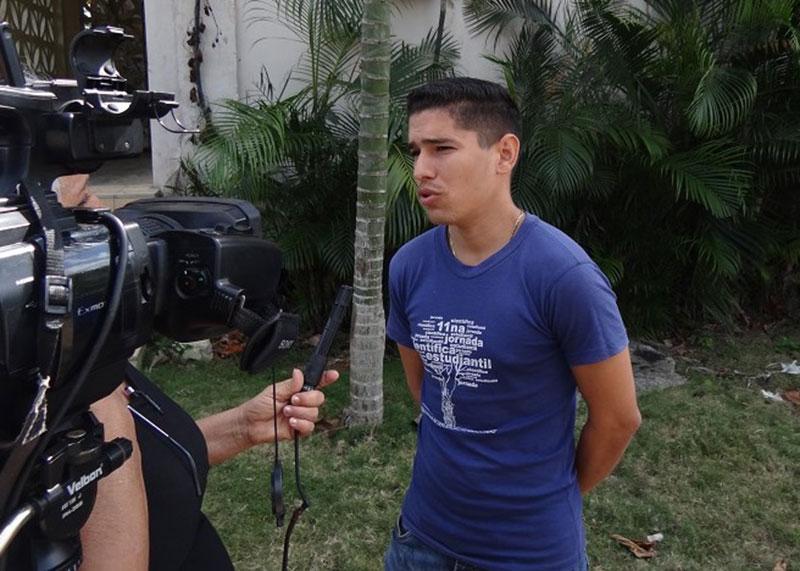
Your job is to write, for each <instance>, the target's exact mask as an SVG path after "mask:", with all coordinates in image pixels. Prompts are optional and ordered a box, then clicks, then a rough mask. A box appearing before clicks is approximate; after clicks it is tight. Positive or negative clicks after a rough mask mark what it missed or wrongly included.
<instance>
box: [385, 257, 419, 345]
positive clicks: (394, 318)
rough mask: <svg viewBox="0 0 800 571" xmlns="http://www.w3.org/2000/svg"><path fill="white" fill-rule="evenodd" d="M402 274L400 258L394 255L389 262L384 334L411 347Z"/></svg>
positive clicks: (400, 343)
mask: <svg viewBox="0 0 800 571" xmlns="http://www.w3.org/2000/svg"><path fill="white" fill-rule="evenodd" d="M402 275H403V268H402V263H401V260H400V259H398V257H397V256H395V257H394V258H393V259H392V261H391V263H390V264H389V320H388V322H387V324H386V334H387V336H388V337H389V338H390V339H392V340H393V341H395V342H396V343H398V344H399V345H403V346H405V347H413V342H412V341H411V326H410V324H409V322H408V316H407V314H406V304H405V299H406V291H405V283H404V280H403V279H402Z"/></svg>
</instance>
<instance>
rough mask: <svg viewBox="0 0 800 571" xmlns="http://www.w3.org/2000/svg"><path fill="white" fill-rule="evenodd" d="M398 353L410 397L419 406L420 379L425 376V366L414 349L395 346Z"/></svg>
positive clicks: (420, 393)
mask: <svg viewBox="0 0 800 571" xmlns="http://www.w3.org/2000/svg"><path fill="white" fill-rule="evenodd" d="M397 349H398V351H400V362H401V363H403V371H404V372H405V374H406V384H407V385H408V392H410V393H411V397H412V398H413V399H414V400H415V401H416V403H417V404H419V401H420V398H421V395H422V379H423V377H424V376H425V365H424V364H423V363H422V357H420V356H419V353H417V352H416V351H415V350H414V349H412V348H410V347H406V346H405V345H400V344H399V343H398V344H397Z"/></svg>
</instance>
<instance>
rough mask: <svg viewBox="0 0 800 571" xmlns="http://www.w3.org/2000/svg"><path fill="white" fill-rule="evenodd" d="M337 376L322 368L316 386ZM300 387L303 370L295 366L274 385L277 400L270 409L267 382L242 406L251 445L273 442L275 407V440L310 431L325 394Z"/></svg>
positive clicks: (309, 432) (337, 375) (331, 381)
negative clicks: (286, 376) (276, 434)
mask: <svg viewBox="0 0 800 571" xmlns="http://www.w3.org/2000/svg"><path fill="white" fill-rule="evenodd" d="M338 378H339V373H338V371H333V370H328V371H325V372H324V373H323V374H322V381H321V382H320V383H319V385H318V387H319V388H322V387H324V386H327V385H330V384H331V383H333V382H335V381H336V380H337V379H338ZM302 388H303V372H302V371H301V370H300V369H295V370H294V371H293V372H292V378H291V379H286V380H285V381H282V382H280V383H278V384H277V386H276V387H275V393H276V397H277V403H276V406H275V407H274V408H273V404H272V386H271V385H270V386H269V387H267V388H265V389H264V390H263V391H261V393H259V394H258V395H256V396H255V397H253V398H252V399H250V400H249V401H247V402H246V403H244V404H243V405H242V407H243V412H244V419H245V426H246V427H247V428H246V430H247V437H248V439H249V440H250V443H251V446H255V445H257V444H263V443H265V442H274V441H275V428H274V421H273V416H274V415H273V410H276V409H277V413H278V439H279V440H288V439H290V438H293V437H294V432H295V431H296V432H297V433H298V434H300V436H308V435H309V434H311V433H312V432H313V431H314V423H315V422H316V421H317V420H318V419H319V407H321V406H322V404H323V403H324V402H325V395H324V394H322V391H319V390H313V391H308V392H301V389H302Z"/></svg>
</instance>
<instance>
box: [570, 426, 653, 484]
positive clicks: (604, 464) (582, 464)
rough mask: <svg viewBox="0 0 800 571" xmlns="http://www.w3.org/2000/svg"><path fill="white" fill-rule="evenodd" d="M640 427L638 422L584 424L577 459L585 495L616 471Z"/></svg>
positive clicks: (579, 479) (580, 482)
mask: <svg viewBox="0 0 800 571" xmlns="http://www.w3.org/2000/svg"><path fill="white" fill-rule="evenodd" d="M638 426H639V424H638V422H636V423H631V424H629V425H619V426H614V427H610V426H605V427H603V426H597V425H594V424H592V422H591V419H590V420H589V421H588V422H587V423H586V425H584V427H583V430H582V431H581V437H580V440H579V442H578V449H577V452H576V460H575V462H576V466H577V471H578V485H579V486H580V490H581V493H582V494H586V493H587V492H589V491H590V490H591V489H592V488H594V487H595V486H596V485H597V484H599V483H600V482H602V481H603V480H604V479H605V478H606V477H608V475H609V474H611V472H613V471H614V468H615V467H616V466H617V464H618V463H619V461H620V460H621V459H622V455H623V454H624V453H625V449H626V448H627V447H628V444H629V443H630V441H631V438H633V435H634V434H635V433H636V429H637V428H638Z"/></svg>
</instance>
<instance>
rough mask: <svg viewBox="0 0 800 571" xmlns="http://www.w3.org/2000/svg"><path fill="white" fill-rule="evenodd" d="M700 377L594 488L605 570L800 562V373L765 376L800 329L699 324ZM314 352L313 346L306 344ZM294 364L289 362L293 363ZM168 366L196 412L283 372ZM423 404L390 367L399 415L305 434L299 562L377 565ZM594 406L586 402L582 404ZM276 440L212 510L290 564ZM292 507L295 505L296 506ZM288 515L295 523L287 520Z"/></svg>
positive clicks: (598, 560)
mask: <svg viewBox="0 0 800 571" xmlns="http://www.w3.org/2000/svg"><path fill="white" fill-rule="evenodd" d="M678 349H679V351H678V352H679V353H681V354H682V357H681V358H680V359H679V370H685V372H686V374H687V376H688V378H689V383H688V384H686V385H684V386H680V387H676V388H671V389H667V390H663V391H660V392H654V393H647V394H645V395H642V396H641V397H640V407H641V410H642V415H643V417H644V423H643V425H642V428H641V429H640V431H639V433H638V434H637V436H636V438H635V440H634V442H633V444H632V445H631V447H630V449H629V450H628V452H627V455H626V457H625V459H624V460H623V462H622V464H621V465H620V466H619V468H618V469H617V471H616V473H615V474H614V475H613V476H612V477H611V478H610V479H609V480H607V481H606V482H605V483H604V484H603V485H602V486H601V487H600V488H598V489H597V490H596V491H595V492H593V493H592V494H590V495H589V496H588V497H587V498H586V503H585V505H586V509H585V519H586V525H587V533H588V541H589V556H590V562H591V568H592V569H593V570H601V569H602V570H606V571H611V570H615V571H616V570H626V569H632V570H638V569H664V570H682V569H686V570H690V569H703V570H709V569H711V570H717V569H719V570H723V569H724V570H739V569H741V570H751V569H752V570H756V569H763V570H767V571H772V569H773V567H774V565H775V563H776V561H778V560H779V559H785V560H787V561H788V562H789V569H800V407H795V406H793V405H791V404H789V403H773V402H767V401H765V399H764V398H763V397H762V396H761V389H762V388H765V389H767V390H771V391H775V390H779V389H786V388H792V387H794V388H798V387H800V377H798V376H789V375H783V374H773V375H772V376H771V377H770V378H768V379H766V378H763V377H759V375H761V374H762V373H764V372H765V370H766V368H767V365H768V364H770V363H775V362H779V361H783V362H787V361H791V360H793V359H796V358H800V330H798V329H797V328H794V329H788V328H787V327H785V326H784V327H783V328H782V327H775V328H773V329H770V330H769V331H768V332H767V333H765V332H763V331H759V332H757V333H755V332H747V333H742V334H738V335H735V336H732V335H723V334H719V333H714V332H706V333H700V334H697V335H695V336H694V337H693V339H692V344H691V346H681V347H680V348H678ZM293 359H294V361H293V363H296V364H299V363H302V355H300V354H296V355H294V356H293ZM289 366H290V363H289V362H288V361H287V362H286V363H284V364H283V365H282V366H280V367H279V368H278V369H277V371H276V375H277V376H278V378H285V377H286V376H287V371H288V368H289ZM343 372H344V373H345V375H344V377H343V379H342V380H341V381H340V382H338V383H337V384H336V385H334V386H332V387H329V388H328V389H326V390H327V393H328V403H327V404H326V406H325V408H324V414H325V417H326V419H327V420H329V421H335V420H336V419H337V418H338V417H339V416H340V414H341V411H342V408H343V407H344V406H345V405H346V404H347V400H348V394H347V392H348V387H347V379H346V371H343ZM153 377H154V378H155V379H156V380H157V381H158V382H159V384H160V385H161V386H162V387H164V388H165V389H166V390H167V392H168V393H170V394H171V395H172V396H173V397H174V398H175V399H176V400H177V401H178V402H180V403H181V404H183V405H184V406H185V407H186V408H187V409H188V410H189V411H190V412H191V413H192V414H194V415H195V416H202V415H205V414H209V413H212V412H215V411H218V410H221V409H223V408H225V407H228V406H232V405H234V404H237V403H239V402H241V401H243V400H245V399H246V398H248V397H250V396H252V395H254V394H256V393H257V392H258V391H259V390H260V389H261V388H262V386H264V385H265V384H266V383H268V381H269V377H268V376H266V377H256V378H253V377H249V376H247V375H245V374H243V373H240V372H239V371H238V369H237V368H236V366H235V363H233V362H216V363H212V364H209V365H189V366H184V367H178V366H176V365H165V366H161V367H159V368H157V369H156V370H154V371H153ZM414 415H415V409H414V407H413V406H412V403H411V400H410V398H409V397H408V395H407V394H406V390H405V384H404V381H403V377H402V371H401V368H400V363H399V361H398V360H397V359H396V358H389V359H387V362H386V371H385V422H384V424H383V425H382V426H381V427H380V428H378V429H376V430H374V431H367V430H364V429H359V430H354V429H337V428H335V426H336V424H335V422H330V423H325V426H330V425H333V426H334V428H332V429H329V430H328V431H327V432H324V430H325V428H324V426H320V427H319V430H320V431H321V433H319V434H315V435H314V436H313V437H311V438H310V439H307V440H306V441H304V442H303V445H302V451H301V452H302V475H303V483H304V487H305V490H306V494H307V495H308V496H309V499H310V500H311V502H312V506H311V507H310V508H309V509H308V510H307V511H306V513H305V514H304V515H303V517H302V518H301V520H300V522H299V523H298V524H297V527H296V528H295V531H294V536H293V538H292V548H291V559H290V568H291V569H303V570H306V569H310V570H315V569H319V570H345V571H350V570H376V569H382V554H383V551H384V549H385V546H386V544H387V542H388V539H389V530H390V528H391V526H392V524H393V522H394V519H395V517H396V514H397V512H398V509H399V506H400V502H401V500H402V497H403V492H404V490H405V486H406V485H407V483H408V479H409V476H410V473H411V461H412V455H413V451H414V446H415V434H414V430H413V429H412V426H411V419H412V418H413V416H414ZM580 418H581V419H583V418H585V411H581V416H580ZM281 453H282V458H283V464H284V473H285V476H284V477H285V480H286V483H285V489H286V490H287V491H286V494H287V502H290V501H292V500H293V499H294V498H295V496H294V474H293V447H292V446H291V445H289V444H285V445H283V446H282V447H281ZM271 462H272V448H271V447H263V448H262V449H259V450H252V451H250V452H248V453H246V454H244V455H242V456H241V457H239V458H237V459H235V460H233V461H231V462H229V463H228V464H226V465H223V466H219V467H217V468H215V469H214V470H213V471H212V473H211V477H210V479H209V490H208V493H207V495H206V500H205V511H206V513H208V515H209V517H210V518H211V520H212V521H213V522H214V524H215V525H216V526H217V528H218V530H219V532H220V534H221V535H222V538H223V541H224V542H225V544H226V545H227V546H228V549H229V550H230V552H231V555H232V557H233V560H234V563H235V565H236V568H237V569H240V570H248V569H259V570H261V569H265V570H271V569H280V561H281V550H282V543H283V529H276V528H275V523H274V520H273V519H272V517H271V514H270V501H269V474H270V465H271ZM287 521H288V518H287ZM284 529H285V528H284ZM654 532H661V533H663V534H664V536H665V538H664V541H663V542H662V543H661V544H659V546H658V548H657V551H658V553H657V555H656V557H655V558H654V559H651V560H647V561H645V560H636V559H635V558H634V557H633V556H632V555H630V554H629V553H628V552H627V551H626V550H624V549H623V548H622V547H620V546H619V545H617V544H616V543H615V542H614V541H613V540H611V539H610V538H609V534H612V533H619V534H622V535H624V536H626V537H630V538H642V537H644V536H645V535H647V534H650V533H654Z"/></svg>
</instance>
